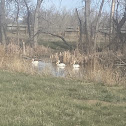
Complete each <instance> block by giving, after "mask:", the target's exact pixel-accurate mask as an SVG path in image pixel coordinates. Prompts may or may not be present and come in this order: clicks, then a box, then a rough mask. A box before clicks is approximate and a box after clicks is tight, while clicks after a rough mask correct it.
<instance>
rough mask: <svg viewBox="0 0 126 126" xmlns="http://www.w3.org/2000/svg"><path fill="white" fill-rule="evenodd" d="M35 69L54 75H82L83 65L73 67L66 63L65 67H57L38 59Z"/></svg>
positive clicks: (83, 71)
mask: <svg viewBox="0 0 126 126" xmlns="http://www.w3.org/2000/svg"><path fill="white" fill-rule="evenodd" d="M37 69H38V72H42V73H48V74H51V75H53V76H56V77H66V76H73V77H82V76H83V74H84V73H85V70H84V68H83V67H80V68H73V66H72V65H71V66H70V65H66V67H58V66H57V65H56V64H54V63H51V62H46V61H39V63H38V67H37Z"/></svg>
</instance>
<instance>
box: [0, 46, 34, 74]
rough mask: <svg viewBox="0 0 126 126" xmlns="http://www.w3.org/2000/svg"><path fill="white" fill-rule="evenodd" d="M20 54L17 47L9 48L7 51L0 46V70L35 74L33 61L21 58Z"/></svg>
mask: <svg viewBox="0 0 126 126" xmlns="http://www.w3.org/2000/svg"><path fill="white" fill-rule="evenodd" d="M12 47H13V48H12ZM20 53H21V51H20V50H18V48H16V46H15V45H11V46H10V45H9V46H7V50H6V51H5V48H4V47H3V46H2V45H0V68H1V69H7V70H10V71H17V72H23V73H31V74H32V73H34V70H33V69H32V67H31V65H32V64H31V61H30V60H25V59H23V58H21V57H20V55H19V54H20Z"/></svg>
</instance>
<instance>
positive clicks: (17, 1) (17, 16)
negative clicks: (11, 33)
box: [15, 0, 20, 45]
mask: <svg viewBox="0 0 126 126" xmlns="http://www.w3.org/2000/svg"><path fill="white" fill-rule="evenodd" d="M15 2H16V4H17V15H16V22H17V44H18V45H19V22H18V20H19V11H20V8H19V0H15Z"/></svg>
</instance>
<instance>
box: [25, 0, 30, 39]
mask: <svg viewBox="0 0 126 126" xmlns="http://www.w3.org/2000/svg"><path fill="white" fill-rule="evenodd" d="M24 3H25V6H26V8H27V26H28V35H29V39H30V40H31V27H30V16H31V12H30V8H29V6H28V3H27V1H26V0H24Z"/></svg>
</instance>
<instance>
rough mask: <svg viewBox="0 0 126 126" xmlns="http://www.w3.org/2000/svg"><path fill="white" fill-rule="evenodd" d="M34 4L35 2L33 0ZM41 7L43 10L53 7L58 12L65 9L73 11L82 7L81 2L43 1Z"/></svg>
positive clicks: (80, 0)
mask: <svg viewBox="0 0 126 126" xmlns="http://www.w3.org/2000/svg"><path fill="white" fill-rule="evenodd" d="M33 1H34V3H36V1H37V0H33ZM42 5H43V6H44V7H45V8H50V7H51V6H53V7H55V8H56V9H58V10H61V9H63V8H66V9H68V10H73V9H75V8H80V7H82V0H44V1H43V3H42Z"/></svg>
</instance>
